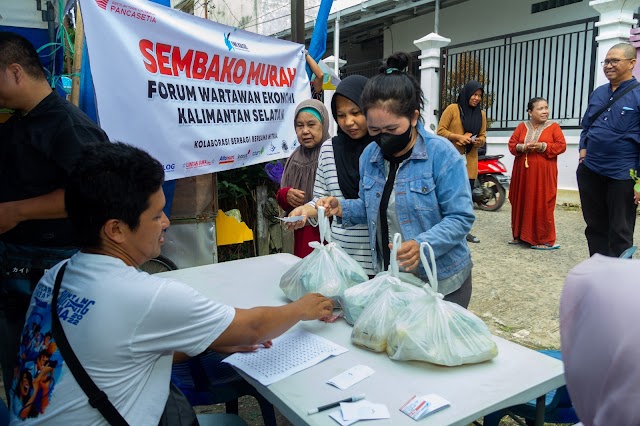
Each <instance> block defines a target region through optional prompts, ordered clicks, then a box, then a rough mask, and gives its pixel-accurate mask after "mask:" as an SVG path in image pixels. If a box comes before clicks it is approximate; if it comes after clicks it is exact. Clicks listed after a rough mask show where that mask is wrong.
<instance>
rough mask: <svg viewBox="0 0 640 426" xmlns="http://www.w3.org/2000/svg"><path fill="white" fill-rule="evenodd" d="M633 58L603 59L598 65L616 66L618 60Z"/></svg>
mask: <svg viewBox="0 0 640 426" xmlns="http://www.w3.org/2000/svg"><path fill="white" fill-rule="evenodd" d="M633 60H634V59H605V60H604V61H602V62H600V65H602V66H603V67H606V66H607V65H611V66H612V67H617V66H618V64H619V63H620V61H633Z"/></svg>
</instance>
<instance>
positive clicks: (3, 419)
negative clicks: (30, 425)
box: [0, 398, 9, 426]
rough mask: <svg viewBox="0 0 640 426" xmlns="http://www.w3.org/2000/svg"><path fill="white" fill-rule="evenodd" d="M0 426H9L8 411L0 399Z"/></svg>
mask: <svg viewBox="0 0 640 426" xmlns="http://www.w3.org/2000/svg"><path fill="white" fill-rule="evenodd" d="M0 426H9V409H8V408H7V406H6V405H5V403H4V401H3V400H2V399H1V398H0Z"/></svg>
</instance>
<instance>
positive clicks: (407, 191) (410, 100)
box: [317, 53, 475, 307]
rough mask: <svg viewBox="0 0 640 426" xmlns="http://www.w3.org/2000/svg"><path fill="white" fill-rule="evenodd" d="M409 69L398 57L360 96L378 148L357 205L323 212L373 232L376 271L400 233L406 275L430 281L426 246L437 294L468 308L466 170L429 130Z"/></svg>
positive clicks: (367, 159)
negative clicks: (432, 259) (431, 257)
mask: <svg viewBox="0 0 640 426" xmlns="http://www.w3.org/2000/svg"><path fill="white" fill-rule="evenodd" d="M408 63H409V57H408V55H407V54H406V53H396V54H394V55H392V56H391V57H389V58H388V59H387V67H383V69H382V70H381V73H380V74H378V75H377V76H375V77H373V78H372V79H370V80H369V82H368V83H367V85H366V86H365V89H364V91H363V93H362V99H361V101H362V104H363V107H364V112H365V114H366V116H367V126H368V127H369V134H370V135H371V137H372V139H373V140H374V141H375V142H376V143H375V144H370V145H369V146H368V147H367V148H366V149H365V150H364V152H363V153H362V156H361V157H360V190H359V198H358V199H353V200H342V201H340V200H338V199H337V198H335V197H325V198H321V199H320V200H318V203H317V205H318V206H324V207H325V213H326V214H327V215H330V216H332V215H335V216H338V220H341V221H342V226H344V227H350V226H353V225H356V224H359V223H367V224H368V226H369V238H370V240H371V248H372V257H373V259H375V261H374V262H375V263H376V264H375V265H374V266H376V267H377V270H378V271H381V270H386V269H388V267H389V256H390V244H389V242H390V241H392V240H393V238H392V236H393V235H394V234H395V233H396V232H400V234H401V235H402V239H403V243H402V245H401V247H400V248H399V250H398V255H397V259H398V263H399V265H400V267H401V268H403V269H404V270H406V271H411V272H413V273H414V274H416V275H418V276H420V278H422V279H423V280H424V281H426V280H427V277H426V273H425V271H424V268H423V267H422V265H420V243H422V242H428V243H429V244H430V245H431V246H432V247H433V250H434V252H435V257H436V264H437V269H438V281H439V285H438V291H439V292H440V293H442V294H444V295H445V300H449V301H452V302H455V303H457V304H459V305H461V306H463V307H467V306H468V305H469V300H470V299H471V269H472V263H471V253H470V252H469V248H468V247H467V243H466V241H465V237H466V235H467V234H468V233H469V231H470V230H471V226H472V225H473V222H474V220H475V216H474V214H473V207H472V206H473V203H472V202H471V191H470V190H469V185H468V182H467V180H466V179H467V174H466V172H465V170H466V169H465V165H464V162H463V160H462V157H461V156H460V154H459V153H458V152H457V151H456V150H455V148H453V146H452V145H451V143H450V142H449V141H447V140H446V139H444V138H441V137H439V136H435V135H433V134H431V133H427V132H426V130H425V129H424V126H423V124H422V117H421V116H420V111H421V110H422V109H423V106H424V98H423V94H422V90H421V89H420V85H419V84H418V82H417V81H416V79H415V78H414V77H413V76H412V75H410V74H407V73H405V72H404V71H403V70H404V69H405V68H406V67H407V65H408ZM340 218H341V219H340ZM427 257H428V256H427Z"/></svg>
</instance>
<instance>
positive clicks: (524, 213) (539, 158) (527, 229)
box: [509, 122, 567, 245]
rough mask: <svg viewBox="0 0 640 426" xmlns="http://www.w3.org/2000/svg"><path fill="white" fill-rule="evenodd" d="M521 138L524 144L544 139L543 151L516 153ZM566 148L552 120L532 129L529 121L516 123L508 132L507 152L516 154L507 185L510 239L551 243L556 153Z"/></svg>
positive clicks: (552, 240) (555, 188)
mask: <svg viewBox="0 0 640 426" xmlns="http://www.w3.org/2000/svg"><path fill="white" fill-rule="evenodd" d="M528 133H529V135H528V136H527V134H528ZM525 138H526V141H527V142H528V143H532V142H545V143H546V144H547V148H546V149H545V151H544V152H535V151H534V152H528V153H526V154H525V153H524V152H518V151H517V148H516V145H518V144H524V143H525ZM566 149H567V144H566V142H565V139H564V135H563V134H562V130H561V129H560V126H559V125H558V124H557V123H554V122H546V123H544V124H542V125H540V128H538V129H533V126H532V125H531V124H530V123H529V122H527V123H520V124H519V125H518V127H517V128H516V130H515V131H514V132H513V135H511V138H510V139H509V151H511V153H512V154H513V155H515V157H516V158H515V161H514V162H513V173H512V176H511V185H510V186H509V201H510V202H511V229H512V232H513V238H514V239H519V240H520V241H524V242H527V243H529V244H531V245H542V244H549V245H554V244H555V242H556V225H555V220H554V217H553V213H554V210H555V207H556V194H557V191H558V161H557V156H558V155H559V154H562V153H563V152H564V151H565V150H566ZM526 165H528V167H526Z"/></svg>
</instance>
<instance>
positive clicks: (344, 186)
mask: <svg viewBox="0 0 640 426" xmlns="http://www.w3.org/2000/svg"><path fill="white" fill-rule="evenodd" d="M367 81H369V79H368V78H367V77H364V76H361V75H350V76H348V77H346V78H345V79H344V80H342V81H341V82H340V84H338V87H336V93H335V94H334V95H333V98H332V99H331V113H332V114H333V119H334V120H336V123H337V122H338V114H337V111H336V96H338V95H340V96H344V97H345V98H347V99H349V100H350V101H352V102H353V103H355V104H356V105H358V106H359V107H360V110H362V111H364V110H363V109H362V104H361V103H360V95H361V94H362V91H363V89H364V85H365V84H367ZM363 114H364V112H363ZM370 142H371V137H370V136H369V134H368V133H367V134H366V135H364V136H363V137H362V138H360V139H352V138H351V137H350V136H349V135H347V134H346V133H345V132H343V131H342V129H341V128H340V126H338V134H337V136H334V137H333V139H332V145H333V158H334V161H335V163H336V173H337V175H338V185H339V186H340V190H341V191H342V195H343V196H344V198H346V199H347V200H352V199H356V198H358V186H359V184H360V170H359V164H360V155H361V154H362V151H364V149H365V148H366V146H367V145H369V143H370Z"/></svg>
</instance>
